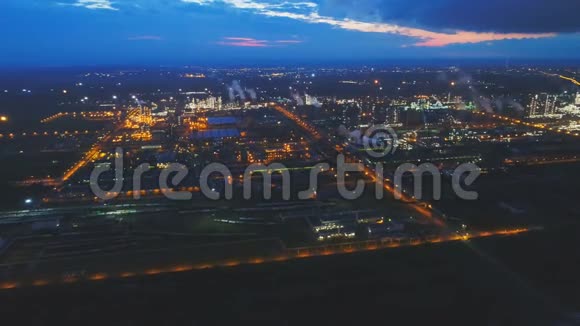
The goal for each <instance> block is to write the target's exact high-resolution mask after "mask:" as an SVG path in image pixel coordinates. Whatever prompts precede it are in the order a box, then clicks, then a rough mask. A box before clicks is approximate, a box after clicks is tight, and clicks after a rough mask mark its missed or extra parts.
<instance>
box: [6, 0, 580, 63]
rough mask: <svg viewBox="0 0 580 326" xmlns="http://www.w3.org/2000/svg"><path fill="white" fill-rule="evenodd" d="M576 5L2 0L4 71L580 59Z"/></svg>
mask: <svg viewBox="0 0 580 326" xmlns="http://www.w3.org/2000/svg"><path fill="white" fill-rule="evenodd" d="M579 13H580V1H576V0H551V1H547V0H527V1H524V0H485V1H479V0H472V1H467V0H442V1H438V0H413V1H409V0H383V1H379V0H316V1H308V0H303V1H283V0H116V1H115V0H2V1H0V28H1V30H2V33H0V44H1V47H0V66H9V67H10V66H70V65H106V64H151V65H183V64H191V65H196V64H230V65H235V64H260V63H282V64H283V63H308V62H312V63H324V62H338V61H345V62H353V61H363V60H386V59H412V60H415V59H419V60H424V59H434V58H435V59H436V58H459V59H463V58H465V59H469V58H478V59H479V58H483V59H486V58H489V59H505V58H513V59H516V58H521V59H553V60H559V59H578V58H580V55H579V53H580V33H579V32H580V19H578V15H579Z"/></svg>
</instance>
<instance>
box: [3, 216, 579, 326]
mask: <svg viewBox="0 0 580 326" xmlns="http://www.w3.org/2000/svg"><path fill="white" fill-rule="evenodd" d="M578 234H579V229H578V227H563V228H559V229H548V230H545V231H539V232H532V233H529V234H525V235H519V236H516V237H509V238H489V239H481V240H476V241H470V242H465V243H445V244H436V245H428V246H421V247H409V248H400V249H391V250H384V251H375V252H366V253H356V254H350V255H343V256H329V257H317V258H312V259H303V260H298V261H287V262H280V263H275V264H269V265H251V266H238V267H232V268H223V269H214V270H206V271H194V272H186V273H175V274H162V275H157V276H151V277H146V278H134V279H125V280H112V281H111V280H109V281H103V282H91V283H81V284H72V285H67V286H62V285H61V286H48V287H38V288H20V289H14V290H4V291H1V292H0V319H1V320H2V325H8V324H13V325H151V324H153V325H214V324H215V325H226V324H241V325H249V324H266V325H311V324H319V325H332V324H346V325H364V324H377V325H386V324H396V325H400V324H405V325H408V324H414V325H415V324H420V325H425V324H434V325H442V324H458V325H575V323H577V322H578V321H579V314H578V312H580V295H579V293H580V282H578V277H579V275H580V259H579V258H580V254H579V252H578V248H580V247H579V245H580V239H578V237H577V235H578Z"/></svg>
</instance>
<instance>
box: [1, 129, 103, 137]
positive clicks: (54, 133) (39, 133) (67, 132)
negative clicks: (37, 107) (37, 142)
mask: <svg viewBox="0 0 580 326" xmlns="http://www.w3.org/2000/svg"><path fill="white" fill-rule="evenodd" d="M95 132H96V131H95ZM89 133H91V132H90V131H89V130H65V131H32V132H22V133H9V134H0V138H4V137H7V138H15V137H26V136H58V135H81V134H85V135H87V134H89Z"/></svg>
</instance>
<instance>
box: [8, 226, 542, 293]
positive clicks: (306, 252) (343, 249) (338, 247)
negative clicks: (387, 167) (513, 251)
mask: <svg viewBox="0 0 580 326" xmlns="http://www.w3.org/2000/svg"><path fill="white" fill-rule="evenodd" d="M532 230H534V229H531V228H513V229H501V230H494V231H483V232H477V233H471V234H457V233H455V234H448V235H441V236H433V237H427V238H411V239H405V240H402V239H390V238H385V239H378V240H368V241H360V242H353V243H340V244H329V245H324V246H312V247H302V248H293V249H286V250H284V251H283V252H281V253H280V254H278V255H268V256H260V257H251V258H245V259H239V258H237V259H236V258H232V259H226V260H219V261H211V262H205V263H197V264H193V263H189V262H185V263H180V264H174V265H170V266H163V267H152V268H147V269H141V270H134V271H125V272H120V273H107V272H94V273H90V274H88V275H87V276H82V277H81V276H77V275H64V276H62V277H59V278H56V279H54V278H52V279H50V278H44V279H36V280H33V281H28V282H20V281H6V282H3V283H0V290H9V289H16V288H20V287H30V286H34V287H36V286H47V285H51V284H63V283H64V284H70V283H77V282H81V281H85V282H86V281H91V282H93V281H103V280H107V279H122V278H133V277H143V276H152V275H159V274H166V273H180V272H188V271H193V270H203V269H214V268H228V267H235V266H239V265H258V264H266V263H275V262H282V261H289V260H298V259H304V258H311V257H321V256H332V255H345V254H351V253H356V252H365V251H374V250H381V249H391V248H399V247H409V246H419V245H426V244H433V243H442V242H452V241H468V240H471V239H476V238H485V237H491V236H515V235H519V234H522V233H526V232H529V231H532Z"/></svg>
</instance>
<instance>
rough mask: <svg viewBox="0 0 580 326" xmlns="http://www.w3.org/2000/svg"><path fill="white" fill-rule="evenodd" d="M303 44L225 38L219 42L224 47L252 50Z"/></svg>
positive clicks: (245, 38) (287, 41)
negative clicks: (248, 48)
mask: <svg viewBox="0 0 580 326" xmlns="http://www.w3.org/2000/svg"><path fill="white" fill-rule="evenodd" d="M298 43H302V41H300V40H273V41H270V40H257V39H254V38H250V37H224V38H223V40H222V41H219V42H217V44H219V45H224V46H237V47H251V48H265V47H273V46H280V45H283V44H298Z"/></svg>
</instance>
